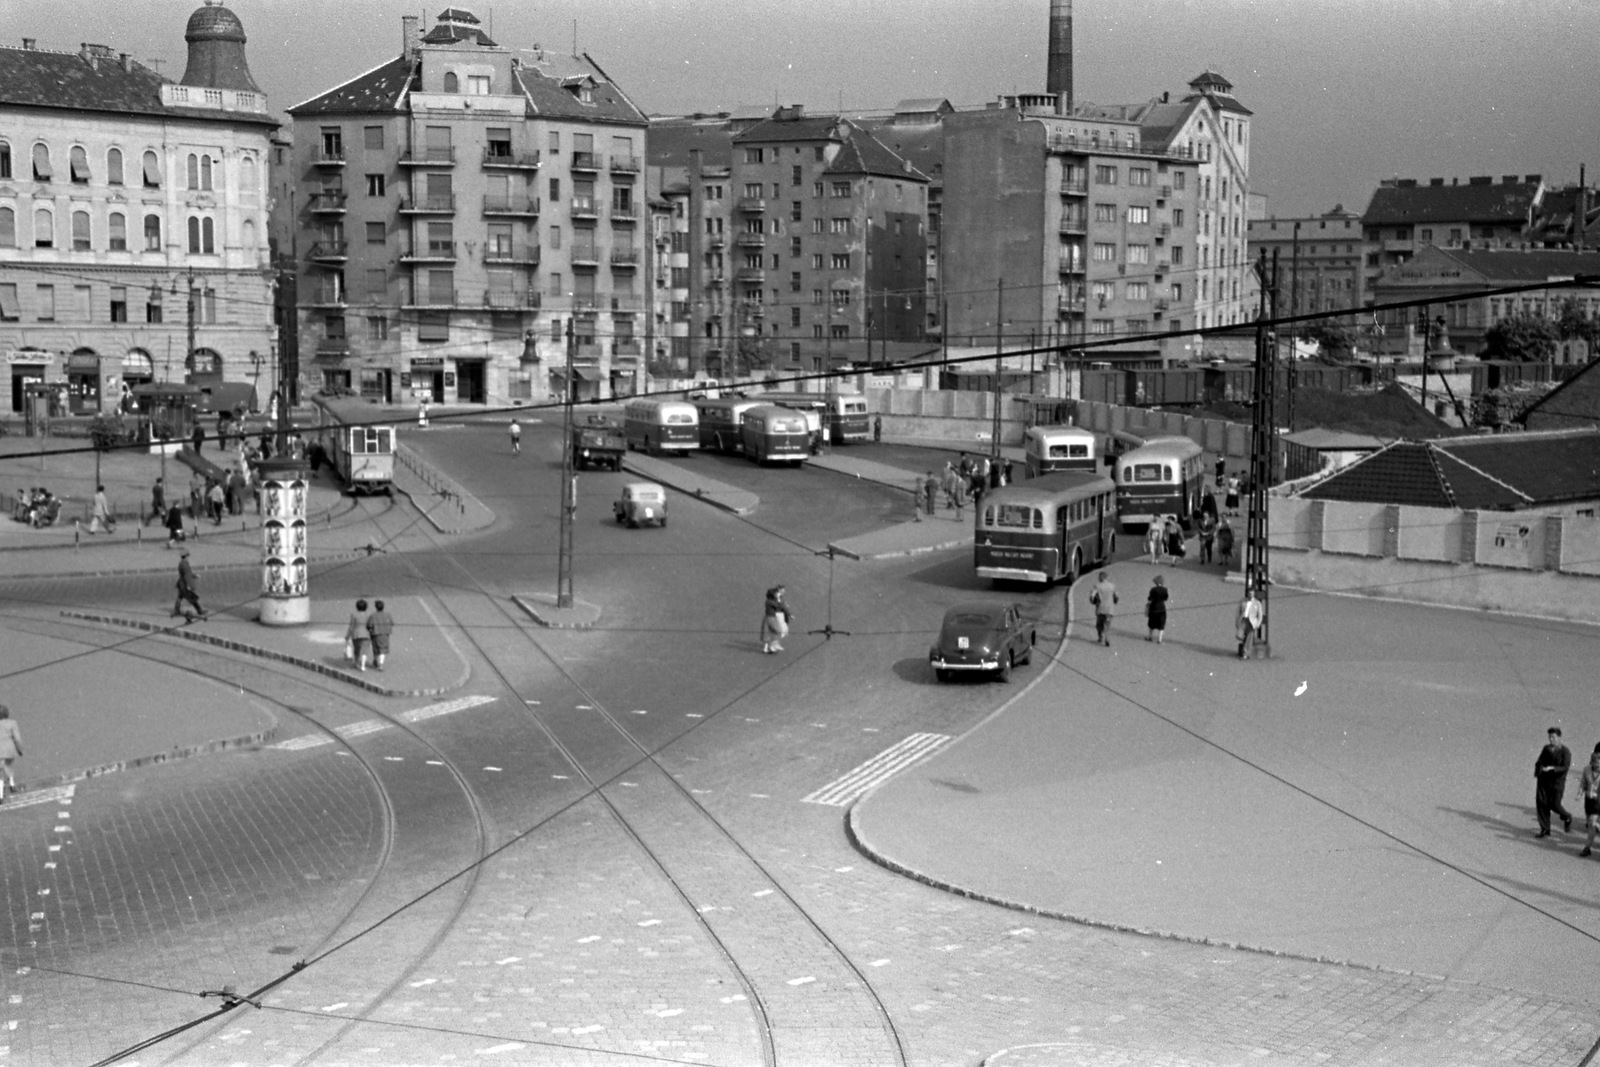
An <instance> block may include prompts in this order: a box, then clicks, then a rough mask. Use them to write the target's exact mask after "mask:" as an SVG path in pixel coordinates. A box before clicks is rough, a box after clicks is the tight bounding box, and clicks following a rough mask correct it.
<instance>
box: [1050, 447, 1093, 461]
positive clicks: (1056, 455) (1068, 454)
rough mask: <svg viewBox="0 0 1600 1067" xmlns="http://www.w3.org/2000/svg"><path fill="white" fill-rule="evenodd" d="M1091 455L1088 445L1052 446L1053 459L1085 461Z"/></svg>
mask: <svg viewBox="0 0 1600 1067" xmlns="http://www.w3.org/2000/svg"><path fill="white" fill-rule="evenodd" d="M1088 455H1089V446H1088V445H1051V446H1050V458H1051V459H1084V458H1086V457H1087V456H1088Z"/></svg>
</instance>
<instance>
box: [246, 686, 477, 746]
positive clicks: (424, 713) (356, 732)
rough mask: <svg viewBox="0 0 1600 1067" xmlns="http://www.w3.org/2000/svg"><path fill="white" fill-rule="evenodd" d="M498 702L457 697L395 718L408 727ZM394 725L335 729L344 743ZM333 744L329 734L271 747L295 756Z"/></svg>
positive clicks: (377, 722)
mask: <svg viewBox="0 0 1600 1067" xmlns="http://www.w3.org/2000/svg"><path fill="white" fill-rule="evenodd" d="M496 699H498V698H496V697H486V696H471V697H457V698H456V699H454V700H445V701H442V702H440V703H438V704H429V705H427V706H426V707H421V708H413V709H412V710H411V711H406V712H402V713H401V714H399V715H397V716H396V718H398V719H399V720H400V721H401V722H403V723H407V724H410V723H418V722H422V721H424V720H426V719H436V718H438V717H439V716H441V715H450V714H452V713H454V712H457V711H466V710H467V709H468V708H476V707H479V706H480V705H483V704H492V703H494V702H495V700H496ZM393 725H394V723H392V722H390V721H389V720H388V719H362V720H361V721H360V722H352V723H347V724H346V725H344V726H336V727H334V730H333V732H334V733H336V734H338V735H339V737H340V739H341V740H345V741H348V740H350V739H351V738H356V737H365V736H366V735H367V734H375V733H377V732H379V731H380V730H387V729H389V728H390V727H391V726H393ZM333 741H334V739H333V738H331V737H329V736H328V735H327V734H303V735H301V736H300V737H291V738H289V740H287V741H280V742H278V743H277V744H276V745H272V746H270V747H271V748H275V749H279V750H280V751H283V752H295V751H298V750H300V749H303V748H316V747H318V746H319V745H331V744H333Z"/></svg>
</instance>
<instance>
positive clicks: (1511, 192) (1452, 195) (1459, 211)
mask: <svg viewBox="0 0 1600 1067" xmlns="http://www.w3.org/2000/svg"><path fill="white" fill-rule="evenodd" d="M1543 188H1544V186H1543V183H1542V182H1498V183H1478V184H1472V183H1470V182H1469V183H1467V184H1465V185H1407V186H1400V185H1380V186H1379V187H1378V188H1377V189H1375V190H1373V193H1372V199H1371V200H1370V201H1368V203H1367V210H1366V211H1364V212H1362V215H1361V220H1362V222H1364V223H1365V224H1366V225H1368V226H1394V225H1410V224H1412V223H1420V222H1484V223H1501V224H1505V223H1527V222H1528V220H1529V215H1530V212H1531V211H1532V210H1533V208H1534V206H1535V205H1536V204H1537V203H1538V202H1539V194H1540V191H1541V190H1542V189H1543Z"/></svg>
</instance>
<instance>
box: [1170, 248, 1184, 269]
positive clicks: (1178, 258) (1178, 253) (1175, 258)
mask: <svg viewBox="0 0 1600 1067" xmlns="http://www.w3.org/2000/svg"><path fill="white" fill-rule="evenodd" d="M1182 262H1183V246H1182V245H1173V246H1172V265H1173V266H1174V267H1176V266H1178V265H1179V264H1181V263H1182Z"/></svg>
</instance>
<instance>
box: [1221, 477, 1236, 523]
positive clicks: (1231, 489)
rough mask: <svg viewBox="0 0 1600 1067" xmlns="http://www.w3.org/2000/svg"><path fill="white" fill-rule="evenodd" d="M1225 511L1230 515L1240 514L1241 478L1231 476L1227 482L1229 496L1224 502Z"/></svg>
mask: <svg viewBox="0 0 1600 1067" xmlns="http://www.w3.org/2000/svg"><path fill="white" fill-rule="evenodd" d="M1222 506H1223V509H1224V510H1225V511H1226V512H1227V513H1228V514H1229V515H1238V514H1239V476H1238V475H1237V474H1235V475H1231V476H1230V477H1229V478H1228V481H1227V496H1226V497H1225V498H1224V500H1223V502H1222Z"/></svg>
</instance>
